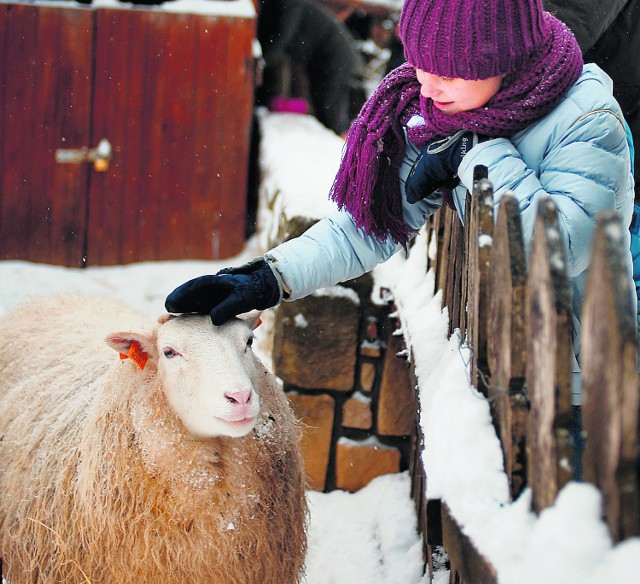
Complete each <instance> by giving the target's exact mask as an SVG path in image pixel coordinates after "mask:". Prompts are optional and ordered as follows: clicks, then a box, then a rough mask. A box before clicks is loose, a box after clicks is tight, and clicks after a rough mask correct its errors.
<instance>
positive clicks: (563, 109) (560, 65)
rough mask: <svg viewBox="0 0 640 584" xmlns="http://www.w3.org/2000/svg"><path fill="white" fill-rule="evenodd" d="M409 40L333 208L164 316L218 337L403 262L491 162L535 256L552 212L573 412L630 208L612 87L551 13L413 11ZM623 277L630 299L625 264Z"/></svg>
mask: <svg viewBox="0 0 640 584" xmlns="http://www.w3.org/2000/svg"><path fill="white" fill-rule="evenodd" d="M399 30H400V37H401V40H402V43H403V45H404V51H405V57H406V60H407V63H405V64H404V65H401V66H400V67H398V68H397V69H395V70H393V71H392V72H391V73H390V74H389V75H387V76H386V77H385V78H384V79H383V80H382V82H381V84H380V86H379V87H378V89H377V90H376V91H375V92H374V94H373V95H372V96H371V98H369V100H368V101H367V103H366V104H365V105H364V106H363V108H362V111H361V113H360V115H359V116H358V118H357V119H356V120H355V121H354V123H353V124H352V126H351V128H350V130H349V133H348V135H347V141H346V144H345V149H344V153H343V157H342V161H341V164H340V168H339V170H338V173H337V176H336V179H335V181H334V184H333V187H332V189H331V197H332V199H333V200H334V201H335V202H336V203H337V205H338V210H337V211H336V212H334V213H333V214H331V215H329V216H328V217H326V218H324V219H322V220H321V221H319V222H318V223H316V224H315V225H314V226H313V227H311V228H310V229H309V230H308V231H306V232H305V233H304V234H303V235H301V236H299V237H297V238H295V239H292V240H289V241H287V242H285V243H283V244H281V245H279V246H277V247H275V248H274V249H272V250H270V251H269V252H267V253H266V254H265V256H264V257H259V258H256V259H254V260H252V261H251V262H249V263H248V264H245V265H243V266H240V267H233V268H226V269H224V270H222V271H220V272H219V273H218V274H216V275H207V276H201V277H199V278H195V279H193V280H190V281H189V282H186V283H184V284H182V285H181V286H179V287H178V288H176V289H175V290H174V291H173V292H172V293H171V294H169V296H168V297H167V299H166V304H165V306H166V309H167V310H168V311H169V312H174V313H182V312H198V313H205V314H206V313H208V314H210V316H211V319H212V322H213V323H214V325H219V324H222V323H224V322H225V321H226V320H228V319H229V318H231V317H233V316H235V315H237V314H239V313H242V312H247V311H249V310H252V309H265V308H269V307H271V306H274V305H276V304H278V303H279V302H281V301H282V300H287V301H291V300H296V299H298V298H302V297H303V296H306V295H308V294H310V293H311V292H313V291H314V290H316V289H318V288H321V287H325V286H330V285H333V284H336V283H339V282H344V281H347V280H350V279H352V278H355V277H357V276H360V275H361V274H363V273H365V272H367V271H369V270H371V269H372V268H373V267H375V266H376V265H377V264H378V263H380V262H383V261H385V260H386V259H388V258H389V257H391V255H393V254H394V253H396V252H399V251H402V250H403V249H406V248H407V246H408V244H409V242H410V240H411V238H412V237H413V236H414V235H415V234H416V233H417V231H418V230H419V229H420V227H421V226H422V225H423V224H424V222H425V220H426V218H427V217H429V216H430V215H431V214H433V213H434V212H435V211H436V210H437V209H439V208H440V207H441V206H442V204H443V201H445V200H448V201H450V203H451V204H452V205H453V206H454V208H455V209H456V211H457V213H458V215H459V216H460V218H461V219H462V220H464V211H465V198H466V193H467V191H471V190H472V186H473V174H474V168H475V166H476V165H484V166H486V167H487V169H488V174H489V179H490V181H491V182H492V184H493V188H494V196H495V200H496V204H498V202H499V201H500V198H501V197H502V196H503V195H504V194H505V193H507V192H511V193H512V194H513V196H514V197H515V198H516V200H517V201H518V205H519V208H520V212H521V220H522V230H523V237H524V241H525V245H526V247H527V250H529V249H530V245H531V240H532V237H533V230H534V222H535V218H536V213H537V208H538V205H539V203H540V202H541V201H543V200H546V199H551V200H552V201H553V202H554V203H555V205H556V207H557V209H558V215H559V223H560V230H561V235H562V238H563V240H564V242H565V246H566V250H567V258H568V262H567V270H568V275H569V277H570V279H571V282H572V288H573V307H572V308H573V309H572V324H573V357H574V358H573V360H572V365H573V372H574V395H573V399H574V402H573V403H574V405H576V407H578V406H579V404H580V374H579V371H580V368H579V365H578V364H579V362H580V317H581V308H582V299H583V293H584V286H585V276H586V271H587V268H588V266H589V263H590V259H591V244H592V240H593V233H594V224H595V221H596V217H597V215H598V213H599V212H600V211H605V210H616V211H617V212H618V213H619V214H620V217H621V220H622V223H623V225H624V226H625V228H627V227H628V226H629V224H630V221H631V216H632V210H633V202H634V193H633V189H634V184H633V176H632V173H631V150H630V136H629V134H628V132H627V126H626V124H625V121H624V118H623V114H622V110H621V108H620V105H619V104H618V103H617V101H616V99H615V98H614V96H613V88H612V83H611V79H610V78H609V77H608V76H607V75H606V74H605V73H604V72H603V71H602V70H601V69H600V68H599V67H598V66H597V65H595V64H588V65H586V66H585V65H584V63H583V59H582V52H581V50H580V46H579V45H578V42H577V41H576V38H575V36H574V35H573V34H572V33H571V31H570V30H569V28H568V27H567V26H566V25H565V24H563V23H562V22H561V21H560V20H558V19H557V18H556V17H555V16H553V15H551V14H550V13H548V12H545V11H544V9H543V6H542V0H523V1H520V2H512V1H511V0H492V1H491V2H485V1H484V0H405V3H404V6H403V10H402V13H401V17H400V25H399ZM625 237H626V238H627V240H626V244H627V247H628V244H629V237H630V234H629V231H628V230H625ZM628 267H629V285H630V286H631V277H632V276H631V254H630V253H629V257H628Z"/></svg>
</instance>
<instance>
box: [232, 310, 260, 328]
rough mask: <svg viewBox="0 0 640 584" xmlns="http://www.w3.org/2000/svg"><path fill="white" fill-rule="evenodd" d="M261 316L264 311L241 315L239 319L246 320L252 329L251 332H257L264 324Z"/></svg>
mask: <svg viewBox="0 0 640 584" xmlns="http://www.w3.org/2000/svg"><path fill="white" fill-rule="evenodd" d="M261 314H262V311H260V310H252V311H251V312H245V313H243V314H239V315H238V318H240V319H242V320H244V321H245V322H246V323H247V324H248V325H249V326H250V327H251V330H255V329H257V328H258V327H259V326H260V325H261V324H262V319H261V318H260V315H261Z"/></svg>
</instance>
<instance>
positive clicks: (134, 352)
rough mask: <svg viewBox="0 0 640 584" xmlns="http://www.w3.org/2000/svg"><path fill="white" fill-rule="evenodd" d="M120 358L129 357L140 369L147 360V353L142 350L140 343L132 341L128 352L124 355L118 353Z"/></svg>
mask: <svg viewBox="0 0 640 584" xmlns="http://www.w3.org/2000/svg"><path fill="white" fill-rule="evenodd" d="M120 359H131V360H132V361H133V362H134V363H135V364H136V365H137V366H138V367H139V368H140V369H144V368H145V366H146V364H147V361H148V360H149V355H147V354H146V353H145V352H144V351H143V350H142V347H140V343H137V342H136V341H133V343H131V345H130V346H129V352H128V353H127V354H126V355H125V354H124V353H120Z"/></svg>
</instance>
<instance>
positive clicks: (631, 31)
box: [544, 0, 640, 201]
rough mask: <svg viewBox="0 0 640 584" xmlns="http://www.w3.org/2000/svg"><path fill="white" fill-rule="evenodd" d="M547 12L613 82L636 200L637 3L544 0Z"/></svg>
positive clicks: (639, 191)
mask: <svg viewBox="0 0 640 584" xmlns="http://www.w3.org/2000/svg"><path fill="white" fill-rule="evenodd" d="M544 4H545V8H546V10H548V11H549V12H551V13H553V14H555V15H556V16H557V17H558V18H559V19H560V20H562V21H563V22H565V23H566V24H567V25H568V26H569V28H570V29H571V30H572V31H573V34H575V35H576V38H577V39H578V43H580V48H581V49H582V52H583V54H584V60H585V62H587V63H589V62H591V63H595V64H596V65H598V66H600V67H601V68H602V69H603V70H604V71H605V72H606V73H607V74H608V75H609V76H610V77H611V79H613V94H614V96H615V98H616V99H617V100H618V103H619V104H620V107H621V108H622V112H623V113H624V115H625V118H626V120H627V123H628V124H629V127H630V128H631V134H632V135H633V140H634V145H635V156H634V166H635V184H636V189H635V191H636V201H637V200H638V199H639V198H640V180H638V179H639V178H640V176H639V175H640V0H608V1H607V0H545V2H544Z"/></svg>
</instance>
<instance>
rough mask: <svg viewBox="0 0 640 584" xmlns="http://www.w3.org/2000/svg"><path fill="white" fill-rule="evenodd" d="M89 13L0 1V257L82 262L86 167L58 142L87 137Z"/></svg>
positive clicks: (76, 141) (81, 141)
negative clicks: (70, 160)
mask: <svg viewBox="0 0 640 584" xmlns="http://www.w3.org/2000/svg"><path fill="white" fill-rule="evenodd" d="M92 47H93V22H92V14H91V11H89V10H84V9H75V8H74V9H67V8H57V7H56V8H49V7H43V6H40V7H35V6H28V5H20V4H4V5H0V252H1V253H0V258H1V259H29V260H32V261H36V262H47V263H59V264H64V265H70V266H81V265H83V255H84V245H85V242H84V238H85V235H86V220H87V217H86V216H87V198H86V193H87V184H88V178H89V170H88V168H87V167H86V166H81V167H73V166H71V165H59V164H56V162H55V150H56V148H68V147H70V146H75V145H77V146H86V145H88V144H89V140H90V125H89V124H90V119H91V99H92V94H91V92H92V84H91V81H92V80H91V64H92V59H93V56H92Z"/></svg>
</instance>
